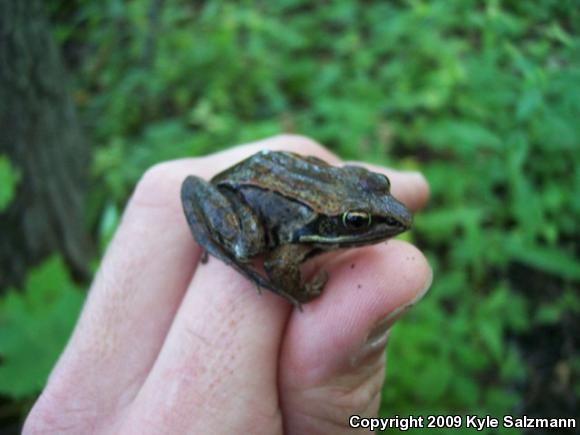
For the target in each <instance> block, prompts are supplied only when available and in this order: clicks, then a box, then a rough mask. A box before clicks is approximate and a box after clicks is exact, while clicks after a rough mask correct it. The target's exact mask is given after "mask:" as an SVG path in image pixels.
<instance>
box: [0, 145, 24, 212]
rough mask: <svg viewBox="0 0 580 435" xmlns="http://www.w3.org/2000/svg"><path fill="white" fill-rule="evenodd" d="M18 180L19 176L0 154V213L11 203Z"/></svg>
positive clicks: (6, 158) (8, 161) (7, 160)
mask: <svg viewBox="0 0 580 435" xmlns="http://www.w3.org/2000/svg"><path fill="white" fill-rule="evenodd" d="M19 179H20V176H19V174H18V172H17V171H16V169H15V168H14V167H13V166H12V164H11V163H10V160H9V159H8V157H6V156H4V155H2V154H0V212H1V211H3V210H4V209H6V207H8V204H10V202H11V201H12V198H13V197H14V193H15V191H16V185H17V184H18V181H19Z"/></svg>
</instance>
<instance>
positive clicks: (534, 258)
mask: <svg viewBox="0 0 580 435" xmlns="http://www.w3.org/2000/svg"><path fill="white" fill-rule="evenodd" d="M506 249H508V250H509V252H510V253H511V255H512V257H513V258H514V259H515V260H518V261H520V262H522V263H524V264H527V265H528V266H531V267H533V268H535V269H539V270H543V271H544V272H548V273H553V274H555V275H558V276H561V277H563V278H566V279H571V280H574V281H580V262H579V261H578V259H577V258H575V257H573V256H572V255H570V254H568V253H566V252H564V251H562V250H560V249H555V248H549V247H543V246H537V245H531V244H523V243H520V242H519V241H514V240H513V238H512V241H511V243H510V242H509V241H508V242H507V243H506Z"/></svg>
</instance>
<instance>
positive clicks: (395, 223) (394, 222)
mask: <svg viewBox="0 0 580 435" xmlns="http://www.w3.org/2000/svg"><path fill="white" fill-rule="evenodd" d="M385 222H386V224H387V225H389V226H391V227H399V226H401V223H400V222H399V221H398V220H396V219H394V218H392V217H387V218H385Z"/></svg>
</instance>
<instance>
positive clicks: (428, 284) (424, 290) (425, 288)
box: [409, 267, 433, 305]
mask: <svg viewBox="0 0 580 435" xmlns="http://www.w3.org/2000/svg"><path fill="white" fill-rule="evenodd" d="M431 284H433V269H431V267H429V273H428V275H427V279H426V280H425V284H423V287H422V288H421V290H419V291H418V292H417V294H416V295H415V297H414V298H413V299H412V300H411V302H410V303H409V305H415V304H416V303H417V302H419V301H420V300H421V299H423V296H425V294H426V293H427V292H428V291H429V289H430V288H431Z"/></svg>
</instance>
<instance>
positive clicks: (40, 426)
mask: <svg viewBox="0 0 580 435" xmlns="http://www.w3.org/2000/svg"><path fill="white" fill-rule="evenodd" d="M62 399H63V400H59V397H58V396H57V395H55V394H52V393H51V392H50V391H48V390H47V391H45V392H43V393H42V395H41V396H40V397H39V399H38V401H37V402H36V404H35V405H34V407H33V408H32V410H31V411H30V414H29V415H28V417H27V418H26V421H25V422H24V428H23V431H22V433H23V434H24V435H36V434H51V433H58V434H63V435H66V434H78V433H82V432H84V431H86V429H87V428H88V427H91V426H92V425H93V423H94V421H95V415H94V412H93V411H91V409H90V407H82V406H81V405H80V404H79V403H74V404H73V403H72V402H71V401H70V400H67V399H66V398H64V397H63V398H62Z"/></svg>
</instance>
